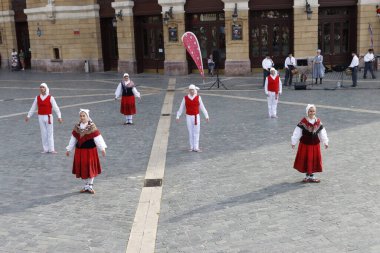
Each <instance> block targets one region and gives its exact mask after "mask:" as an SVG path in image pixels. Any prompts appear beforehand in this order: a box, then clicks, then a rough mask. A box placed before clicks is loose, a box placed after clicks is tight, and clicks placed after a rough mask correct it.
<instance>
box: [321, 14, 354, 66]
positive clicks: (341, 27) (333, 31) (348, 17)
mask: <svg viewBox="0 0 380 253" xmlns="http://www.w3.org/2000/svg"><path fill="white" fill-rule="evenodd" d="M355 13H356V8H355V7H329V8H320V9H319V25H318V47H319V48H320V49H321V51H322V54H323V55H324V61H325V64H327V65H329V66H335V65H348V64H349V63H350V61H351V58H352V57H351V52H352V51H355V50H356V35H357V34H356V31H357V30H356V14H355Z"/></svg>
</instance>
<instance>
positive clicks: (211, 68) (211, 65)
mask: <svg viewBox="0 0 380 253" xmlns="http://www.w3.org/2000/svg"><path fill="white" fill-rule="evenodd" d="M207 65H208V73H209V74H211V76H214V68H215V62H214V60H213V59H212V54H210V56H209V57H208V59H207Z"/></svg>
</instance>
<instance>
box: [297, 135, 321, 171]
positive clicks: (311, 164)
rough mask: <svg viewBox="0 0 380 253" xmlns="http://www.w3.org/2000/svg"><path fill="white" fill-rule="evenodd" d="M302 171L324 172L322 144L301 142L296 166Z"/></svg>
mask: <svg viewBox="0 0 380 253" xmlns="http://www.w3.org/2000/svg"><path fill="white" fill-rule="evenodd" d="M293 167H294V168H295V169H296V170H298V171H299V172H301V173H307V174H312V173H315V172H322V155H321V146H320V145H319V144H317V145H306V144H303V143H301V142H300V143H299V145H298V151H297V155H296V160H295V161H294V166H293Z"/></svg>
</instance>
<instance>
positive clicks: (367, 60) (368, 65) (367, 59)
mask: <svg viewBox="0 0 380 253" xmlns="http://www.w3.org/2000/svg"><path fill="white" fill-rule="evenodd" d="M375 59H376V57H375V55H374V54H373V49H372V48H370V49H368V52H367V53H366V54H365V55H364V75H363V78H364V79H366V78H367V71H368V70H369V72H371V75H372V79H376V76H375V74H374V73H373V62H374V61H375Z"/></svg>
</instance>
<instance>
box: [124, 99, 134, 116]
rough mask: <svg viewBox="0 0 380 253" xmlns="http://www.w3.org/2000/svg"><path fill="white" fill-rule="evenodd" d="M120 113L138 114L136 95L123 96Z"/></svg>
mask: <svg viewBox="0 0 380 253" xmlns="http://www.w3.org/2000/svg"><path fill="white" fill-rule="evenodd" d="M120 113H121V114H124V115H134V114H136V100H135V96H122V97H121V104H120Z"/></svg>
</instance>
